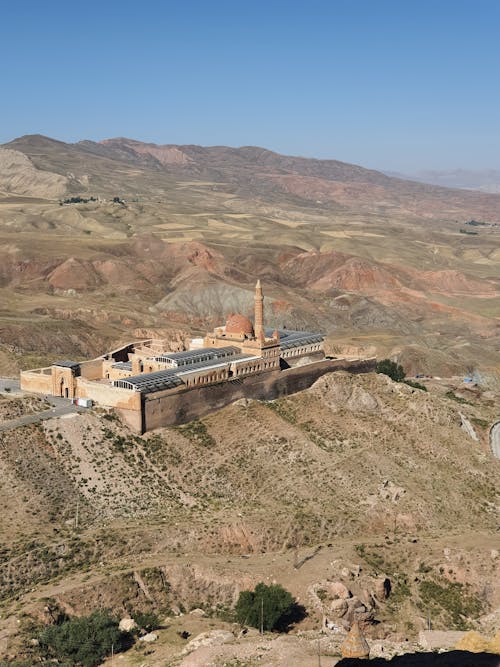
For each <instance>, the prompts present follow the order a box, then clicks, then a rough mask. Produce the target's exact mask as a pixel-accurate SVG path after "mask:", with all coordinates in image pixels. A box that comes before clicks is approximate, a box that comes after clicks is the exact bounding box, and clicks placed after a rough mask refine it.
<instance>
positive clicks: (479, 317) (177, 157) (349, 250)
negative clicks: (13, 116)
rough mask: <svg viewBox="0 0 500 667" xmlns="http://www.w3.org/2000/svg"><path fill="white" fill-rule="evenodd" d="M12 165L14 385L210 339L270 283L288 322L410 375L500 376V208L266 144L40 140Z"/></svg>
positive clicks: (6, 206) (6, 182) (5, 250)
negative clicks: (109, 355)
mask: <svg viewBox="0 0 500 667" xmlns="http://www.w3.org/2000/svg"><path fill="white" fill-rule="evenodd" d="M0 153H1V155H3V156H4V159H3V161H2V162H1V164H0V178H1V179H3V180H1V184H0V238H1V245H0V297H1V298H0V304H1V307H0V364H2V368H4V369H5V371H6V370H7V369H9V372H12V371H11V370H10V369H12V368H14V369H15V368H16V367H21V366H24V367H26V365H30V364H31V363H33V362H36V363H38V362H37V361H36V360H40V361H43V360H44V359H45V360H47V361H50V360H51V359H52V358H53V355H57V354H59V350H63V349H64V354H65V355H69V356H77V357H79V358H81V357H83V356H85V355H86V354H87V353H88V352H89V351H90V350H92V352H91V353H92V354H94V353H98V352H101V351H103V350H104V349H105V347H106V346H107V345H114V344H115V343H117V342H119V341H123V340H130V338H133V337H134V336H135V335H136V333H135V332H136V331H138V330H139V329H141V330H144V329H147V330H148V331H150V332H154V331H156V332H157V333H159V334H161V335H167V336H168V335H170V336H172V337H173V339H175V340H180V339H182V338H183V337H184V338H186V337H187V336H189V335H190V334H193V333H197V334H199V333H202V332H203V331H205V330H206V329H207V328H209V327H212V326H213V324H214V323H217V322H220V321H221V319H223V318H224V316H225V315H226V314H227V312H228V310H243V311H245V312H246V311H247V310H248V308H249V306H250V304H251V292H250V290H251V287H252V285H253V284H254V282H255V279H256V277H259V278H261V280H262V281H263V283H264V285H265V293H266V296H267V297H268V301H267V317H268V321H269V324H270V325H271V326H277V325H280V326H282V325H285V326H288V327H303V328H306V329H317V330H320V331H322V332H324V333H325V334H327V335H328V337H329V344H330V345H331V346H332V347H337V348H339V349H347V348H349V349H352V348H363V347H365V348H370V349H374V350H375V351H377V352H378V353H379V355H392V356H395V357H399V358H406V359H407V360H411V361H410V363H409V365H408V368H407V370H408V372H410V373H419V372H424V371H425V372H430V373H431V374H437V375H449V374H450V373H454V372H466V371H467V369H470V368H476V369H478V370H481V371H483V372H488V373H491V372H496V371H497V370H498V363H499V361H498V352H497V350H498V341H499V338H498V335H499V334H498V312H499V311H500V298H499V281H500V274H499V271H498V266H499V259H500V255H499V250H498V240H499V234H500V227H498V225H496V224H495V223H496V221H498V215H499V211H500V196H494V195H491V196H487V195H484V194H480V193H474V192H464V191H458V190H447V189H445V188H437V187H433V186H426V185H423V184H417V183H411V182H410V181H403V180H400V179H394V178H390V177H388V176H385V175H383V174H380V173H378V172H374V171H370V170H366V169H363V168H362V167H358V166H355V165H348V164H345V163H341V162H337V161H328V160H327V161H324V160H310V159H305V158H295V157H287V156H280V155H278V154H275V153H272V152H270V151H266V150H264V149H259V148H252V147H246V148H238V149H236V148H234V149H233V148H227V147H212V148H203V147H199V146H156V145H152V144H142V143H141V142H135V141H132V140H128V139H112V140H109V141H106V142H103V143H101V144H96V143H92V142H80V143H78V144H65V143H63V142H59V141H54V140H52V139H48V138H46V137H40V136H27V137H21V138H19V139H16V140H14V141H13V142H11V143H10V144H8V146H7V147H4V148H2V149H1V151H0ZM7 157H8V160H7ZM2 184H3V185H2ZM374 189H375V190H376V193H375V191H374ZM72 198H73V199H72ZM65 200H66V203H64V201H65ZM471 218H475V219H476V220H477V219H479V220H482V221H483V222H484V223H485V224H484V225H482V226H481V225H480V226H468V225H467V224H466V223H467V222H468V221H470V219H471ZM49 321H50V324H49ZM47 327H49V328H50V330H51V331H54V330H56V331H58V332H60V334H61V335H58V336H55V337H54V336H50V340H49V338H48V336H47ZM90 340H92V343H90ZM409 346H411V350H410V349H409ZM5 371H4V372H5Z"/></svg>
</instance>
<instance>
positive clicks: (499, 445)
mask: <svg viewBox="0 0 500 667" xmlns="http://www.w3.org/2000/svg"><path fill="white" fill-rule="evenodd" d="M490 445H491V451H492V452H493V456H494V457H495V458H496V459H500V422H497V423H496V424H493V426H492V427H491V430H490Z"/></svg>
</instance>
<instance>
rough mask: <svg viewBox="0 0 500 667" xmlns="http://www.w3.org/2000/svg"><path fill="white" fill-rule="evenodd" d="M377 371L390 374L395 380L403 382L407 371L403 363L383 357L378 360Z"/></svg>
mask: <svg viewBox="0 0 500 667" xmlns="http://www.w3.org/2000/svg"><path fill="white" fill-rule="evenodd" d="M377 373H383V374H384V375H388V376H389V377H390V378H391V380H394V381H395V382H401V381H402V380H404V378H405V372H404V369H403V367H402V366H401V364H397V363H396V362H395V361H391V360H390V359H382V361H379V362H377Z"/></svg>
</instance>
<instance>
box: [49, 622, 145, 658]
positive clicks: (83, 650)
mask: <svg viewBox="0 0 500 667" xmlns="http://www.w3.org/2000/svg"><path fill="white" fill-rule="evenodd" d="M118 623H119V621H118V619H116V618H114V617H113V616H111V614H110V612H109V611H107V610H103V611H94V612H93V613H92V614H90V616H82V617H80V618H72V619H70V620H68V621H65V622H63V623H61V624H60V625H51V626H49V627H48V628H45V629H44V630H43V631H42V632H41V633H40V635H39V636H38V641H39V642H40V651H41V652H42V654H43V657H45V658H56V659H57V660H59V661H66V662H67V664H68V665H78V666H79V667H80V666H81V667H97V665H100V664H101V662H102V661H103V660H104V658H105V657H106V656H108V655H111V651H112V650H113V651H114V652H115V653H119V652H121V651H124V650H126V649H127V648H129V647H130V646H131V645H132V643H133V639H132V637H131V635H130V634H129V633H128V632H121V630H119V628H118Z"/></svg>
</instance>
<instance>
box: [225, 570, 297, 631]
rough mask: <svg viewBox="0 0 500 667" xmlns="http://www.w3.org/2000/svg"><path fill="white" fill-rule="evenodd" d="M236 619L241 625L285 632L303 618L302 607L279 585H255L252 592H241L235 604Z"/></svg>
mask: <svg viewBox="0 0 500 667" xmlns="http://www.w3.org/2000/svg"><path fill="white" fill-rule="evenodd" d="M235 611H236V618H237V619H238V621H239V622H240V623H241V624H242V625H251V626H252V627H254V628H260V627H261V625H262V629H263V630H282V631H283V630H287V629H288V626H289V625H290V624H291V623H293V622H295V621H298V620H301V619H302V618H303V617H304V616H305V610H304V608H303V607H301V606H300V605H298V604H297V602H296V600H295V599H294V597H293V596H292V594H291V593H289V592H288V591H287V590H285V589H284V588H283V586H280V585H279V584H271V586H266V584H264V583H262V582H261V583H260V584H257V586H256V587H255V590H253V591H242V592H241V593H240V596H239V598H238V602H237V603H236V609H235Z"/></svg>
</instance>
